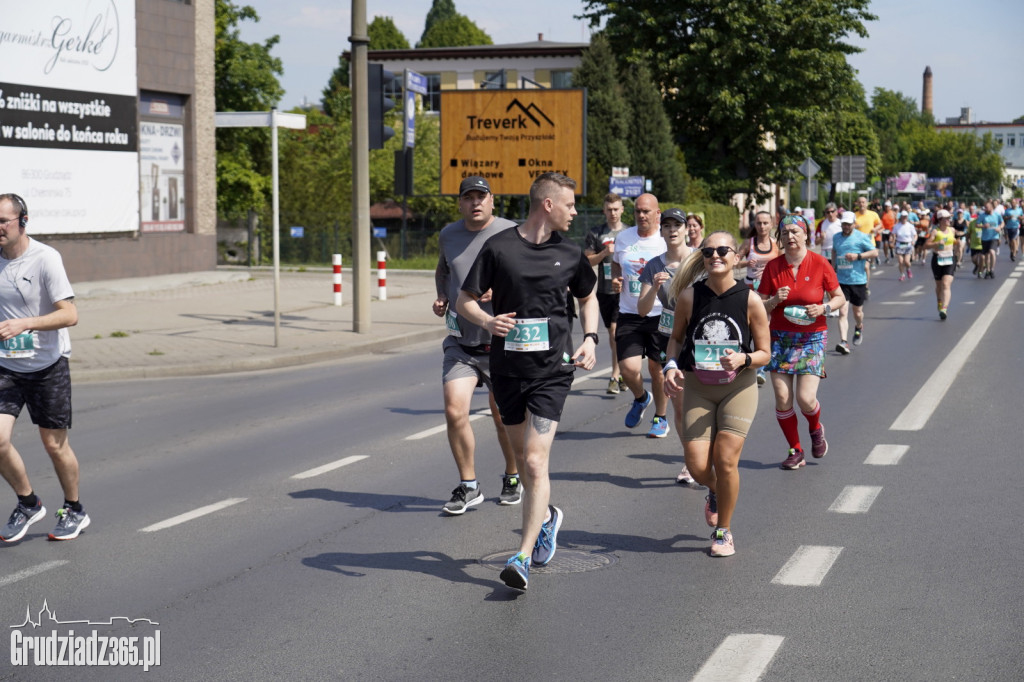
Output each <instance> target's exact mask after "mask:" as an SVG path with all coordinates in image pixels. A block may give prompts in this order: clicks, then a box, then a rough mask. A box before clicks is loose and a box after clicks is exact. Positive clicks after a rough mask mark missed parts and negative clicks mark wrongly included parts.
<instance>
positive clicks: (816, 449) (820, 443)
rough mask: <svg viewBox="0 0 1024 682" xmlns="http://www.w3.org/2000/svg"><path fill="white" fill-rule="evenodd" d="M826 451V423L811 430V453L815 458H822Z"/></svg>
mask: <svg viewBox="0 0 1024 682" xmlns="http://www.w3.org/2000/svg"><path fill="white" fill-rule="evenodd" d="M826 452H828V441H827V440H825V425H824V424H822V425H820V426H818V428H817V429H815V430H814V431H811V455H813V456H814V458H815V459H821V458H822V457H824V456H825V453H826Z"/></svg>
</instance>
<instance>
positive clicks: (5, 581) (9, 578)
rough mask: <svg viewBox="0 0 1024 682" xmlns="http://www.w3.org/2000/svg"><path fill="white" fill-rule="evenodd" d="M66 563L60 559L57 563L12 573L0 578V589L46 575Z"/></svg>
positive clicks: (30, 567) (51, 562)
mask: <svg viewBox="0 0 1024 682" xmlns="http://www.w3.org/2000/svg"><path fill="white" fill-rule="evenodd" d="M66 563H68V562H67V561H66V560H64V559H60V560H57V561H46V562H43V563H41V564H37V565H35V566H29V567H28V568H24V569H22V570H20V571H18V572H17V573H12V574H10V575H5V576H3V577H0V587H6V586H7V585H10V584H11V583H16V582H18V581H19V580H24V579H25V578H31V577H32V576H36V575H39V574H40V573H45V572H46V571H49V570H50V569H51V568H59V567H60V566H63V565H64V564H66Z"/></svg>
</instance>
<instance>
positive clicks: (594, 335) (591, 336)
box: [583, 332, 601, 346]
mask: <svg viewBox="0 0 1024 682" xmlns="http://www.w3.org/2000/svg"><path fill="white" fill-rule="evenodd" d="M583 338H584V339H594V345H595V346H596V345H597V344H599V343H601V337H600V336H598V335H597V333H596V332H587V333H586V334H584V335H583Z"/></svg>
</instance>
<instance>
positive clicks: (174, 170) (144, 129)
mask: <svg viewBox="0 0 1024 682" xmlns="http://www.w3.org/2000/svg"><path fill="white" fill-rule="evenodd" d="M139 160H140V161H141V162H142V168H141V173H142V175H141V179H140V182H141V183H142V197H143V202H142V222H141V224H140V228H141V230H142V231H143V232H184V231H185V126H183V125H181V124H180V123H156V122H151V121H143V122H142V125H141V130H140V133H139Z"/></svg>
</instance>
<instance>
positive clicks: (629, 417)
mask: <svg viewBox="0 0 1024 682" xmlns="http://www.w3.org/2000/svg"><path fill="white" fill-rule="evenodd" d="M653 400H654V396H653V395H651V392H650V391H644V399H643V400H634V401H633V406H632V407H630V408H629V412H627V413H626V428H627V429H631V428H633V427H634V426H636V425H637V424H639V423H640V420H641V419H643V418H644V412H646V411H647V406H648V405H650V404H651V401H653Z"/></svg>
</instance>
